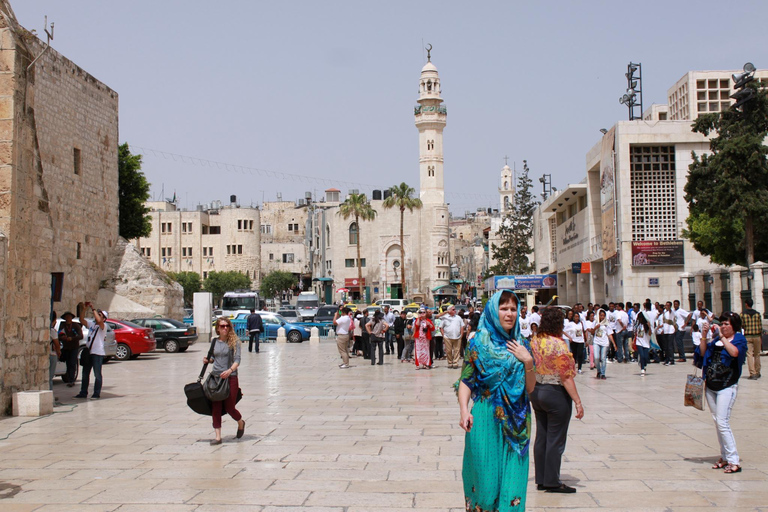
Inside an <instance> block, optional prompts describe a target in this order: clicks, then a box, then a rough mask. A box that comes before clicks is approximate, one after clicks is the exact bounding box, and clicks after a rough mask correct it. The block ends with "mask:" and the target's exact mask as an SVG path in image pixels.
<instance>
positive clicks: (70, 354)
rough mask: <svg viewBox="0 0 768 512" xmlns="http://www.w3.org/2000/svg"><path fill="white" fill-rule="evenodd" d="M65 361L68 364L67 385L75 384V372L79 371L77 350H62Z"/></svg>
mask: <svg viewBox="0 0 768 512" xmlns="http://www.w3.org/2000/svg"><path fill="white" fill-rule="evenodd" d="M62 353H63V354H64V358H65V359H64V360H65V361H66V363H67V383H68V384H69V383H71V384H74V383H75V372H76V371H77V365H78V361H77V350H72V349H70V350H62Z"/></svg>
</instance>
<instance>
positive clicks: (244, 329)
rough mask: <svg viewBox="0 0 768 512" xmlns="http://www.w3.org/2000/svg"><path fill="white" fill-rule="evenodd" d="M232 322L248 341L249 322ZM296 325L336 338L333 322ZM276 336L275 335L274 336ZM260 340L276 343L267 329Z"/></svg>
mask: <svg viewBox="0 0 768 512" xmlns="http://www.w3.org/2000/svg"><path fill="white" fill-rule="evenodd" d="M230 322H232V327H234V329H235V333H236V334H237V335H238V337H239V338H240V340H242V341H248V339H249V335H248V320H246V319H244V318H240V319H231V320H230ZM184 323H185V324H187V325H193V323H192V319H191V318H185V319H184ZM292 324H294V325H300V326H302V327H306V328H308V329H312V327H317V330H318V334H319V336H320V338H321V339H322V338H329V337H333V336H335V335H334V334H333V332H332V331H333V323H332V322H292ZM275 331H276V330H275ZM273 336H275V335H273ZM260 340H261V341H262V342H264V343H268V342H270V341H274V337H273V338H272V339H270V337H269V335H268V333H267V330H266V328H265V329H264V330H263V331H262V332H261V336H260Z"/></svg>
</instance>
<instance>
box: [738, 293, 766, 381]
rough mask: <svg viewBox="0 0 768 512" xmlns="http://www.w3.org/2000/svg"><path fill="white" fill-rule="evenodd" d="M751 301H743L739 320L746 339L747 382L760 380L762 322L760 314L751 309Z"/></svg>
mask: <svg viewBox="0 0 768 512" xmlns="http://www.w3.org/2000/svg"><path fill="white" fill-rule="evenodd" d="M753 304H754V303H753V302H752V299H747V300H745V301H744V311H743V312H742V313H741V319H742V321H743V322H744V336H745V337H746V339H747V367H748V368H749V377H748V379H749V380H757V379H759V378H760V352H761V350H762V343H763V340H762V334H763V320H762V316H760V313H758V312H757V311H755V310H754V309H752V305H753Z"/></svg>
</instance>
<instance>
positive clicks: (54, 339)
mask: <svg viewBox="0 0 768 512" xmlns="http://www.w3.org/2000/svg"><path fill="white" fill-rule="evenodd" d="M57 318H58V317H57V315H56V312H55V311H51V327H50V338H51V352H50V354H49V356H48V363H49V364H48V377H49V379H48V389H50V390H51V391H53V377H55V376H56V365H57V364H58V362H59V358H60V357H61V343H59V333H58V331H57V330H56V319H57Z"/></svg>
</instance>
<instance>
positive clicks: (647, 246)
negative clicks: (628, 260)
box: [632, 240, 685, 267]
mask: <svg viewBox="0 0 768 512" xmlns="http://www.w3.org/2000/svg"><path fill="white" fill-rule="evenodd" d="M684 263H685V259H684V256H683V241H682V240H643V241H640V242H632V266H633V267H646V266H670V265H683V264H684Z"/></svg>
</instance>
